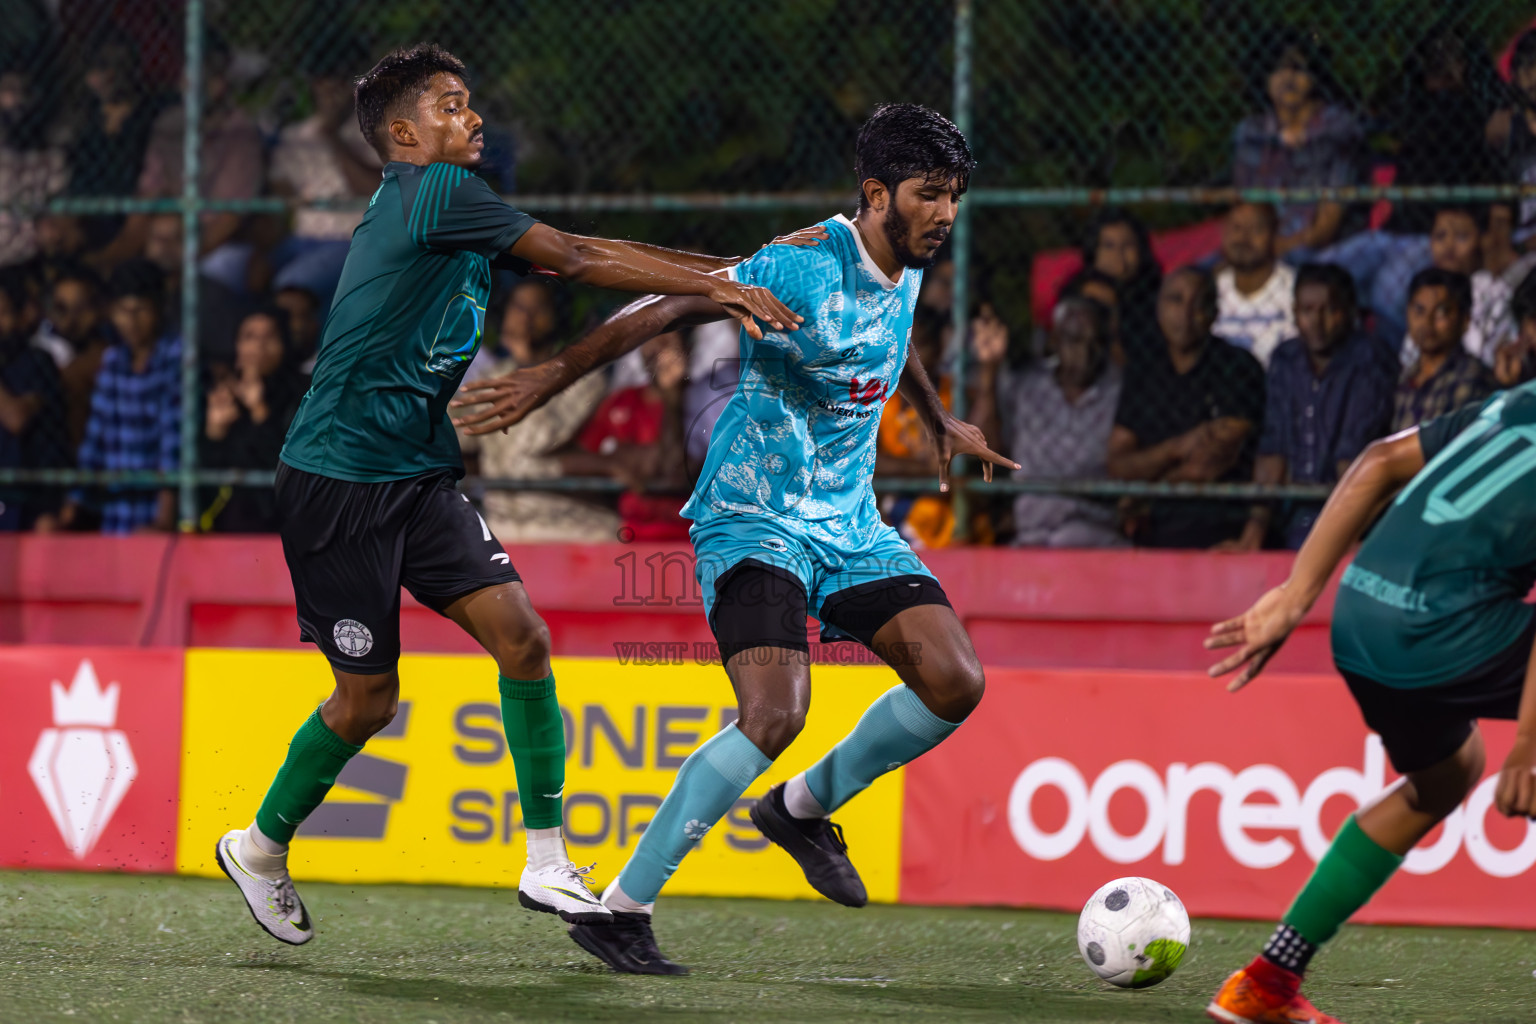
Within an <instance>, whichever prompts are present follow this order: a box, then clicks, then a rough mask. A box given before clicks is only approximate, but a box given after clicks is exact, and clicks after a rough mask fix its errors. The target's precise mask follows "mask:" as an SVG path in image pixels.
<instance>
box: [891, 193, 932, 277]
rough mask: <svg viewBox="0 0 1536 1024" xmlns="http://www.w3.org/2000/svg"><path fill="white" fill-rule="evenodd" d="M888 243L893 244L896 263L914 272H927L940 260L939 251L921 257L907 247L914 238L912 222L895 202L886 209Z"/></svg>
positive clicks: (892, 250)
mask: <svg viewBox="0 0 1536 1024" xmlns="http://www.w3.org/2000/svg"><path fill="white" fill-rule="evenodd" d="M882 223H883V224H884V226H885V238H886V241H888V242H890V243H891V252H892V253H894V254H895V256H896V262H898V263H900V264H901V265H902V266H904V267H911V268H912V269H913V270H927V269H928V268H929V267H931V266H933V265H934V263H935V262H936V261H937V260H938V257H939V251H938V249H934V251H933V255H931V256H919V255H917V254H916V253H915V252H913V251H912V250H911V249H910V248H909V247H908V246H907V239H908V238H910V237H912V222H911V221H909V220H907V218H905V217H903V216H902V215H901V211H900V210H898V209H897V208H896V204H895V203H894V202H892V203H891V205H890V206H888V207H886V210H885V219H884V221H882Z"/></svg>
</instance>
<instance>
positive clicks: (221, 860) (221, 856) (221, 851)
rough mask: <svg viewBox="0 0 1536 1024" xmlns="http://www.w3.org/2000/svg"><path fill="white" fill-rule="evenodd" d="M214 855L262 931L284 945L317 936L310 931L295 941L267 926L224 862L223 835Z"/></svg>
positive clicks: (299, 943)
mask: <svg viewBox="0 0 1536 1024" xmlns="http://www.w3.org/2000/svg"><path fill="white" fill-rule="evenodd" d="M213 857H214V859H215V860H217V861H218V862H219V870H220V871H222V872H224V874H225V875H226V876H228V878H229V880H230V881H231V882H234V883H235V888H236V889H237V890H239V892H240V902H241V903H244V904H245V909H246V910H248V911H250V914H251V920H253V921H255V922H256V923H257V924H258V925H260V926H261V930H262V931H264V932H266V933H267V934H268V935H270V936H272V937H273V938H274V939H276V940H277V941H278V942H281V943H283V944H284V945H288V946H302V945H304V944H305V943H306V942H308V941H309V940H310V939H313V938H314V937H315V933H314V932H310V933H309V938H308V939H300V940H299V941H297V942H295V941H294V940H293V939H285V938H283V937H282V936H281V935H279V934H277V933H276V932H274V931H273V930H272V929H270V928H268V927H267V923H266V922H265V921H263V920H262V919H261V918H259V917H257V916H256V908H255V907H253V906H251V904H250V901H249V900H247V899H246V898H245V890H244V889H241V888H240V883H239V881H237V880H236V879H235V875H234V872H232V871H230V870H229V865H228V864H226V863H225V862H224V841H223V837H222V836H221V837H219V839H218V841H216V842H215V843H214V844H213Z"/></svg>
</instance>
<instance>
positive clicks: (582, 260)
mask: <svg viewBox="0 0 1536 1024" xmlns="http://www.w3.org/2000/svg"><path fill="white" fill-rule="evenodd" d="M510 251H511V253H512V255H514V256H516V257H518V258H519V259H523V260H527V261H529V262H530V263H536V264H538V265H539V266H541V267H545V268H547V269H549V270H553V271H554V272H555V273H557V274H560V275H561V276H562V277H566V278H569V279H570V280H572V281H579V282H581V283H582V284H590V285H596V286H597V287H599V288H613V289H615V290H618V291H625V292H656V293H659V294H662V295H694V296H700V297H703V298H707V299H710V300H712V301H714V302H716V303H718V304H719V305H720V306H722V307H724V309H725V311H726V313H727V314H728V315H729V316H732V317H734V318H736V319H737V320H739V321H740V322H741V326H742V327H744V328H746V331H747V333H748V334H750V335H752V337H754V338H757V339H761V338H762V336H763V330H762V328H761V327H759V326H758V325H757V321H758V320H762V321H764V322H766V323H768V324H769V325H771V326H772V327H773V329H774V330H777V331H792V330H799V326H800V324H801V322H802V321H804V319H805V318H804V317H802V316H800V315H798V314H797V313H795V312H794V311H793V310H791V309H790V308H789V307H788V306H786V305H784V304H783V303H782V302H780V301H779V300H778V299H777V298H776V297H775V296H774V294H773V293H772V292H770V291H768V289H766V288H759V287H757V286H756V285H745V284H737V283H736V282H735V281H732V280H730V279H729V278H727V277H725V276H723V275H720V274H712V273H709V272H706V271H701V270H695V269H692V268H690V267H685V266H679V265H678V264H676V263H669V262H667V261H666V260H663V259H659V258H657V257H656V256H653V255H651V254H650V253H647V252H645V251H643V250H641V249H640V248H637V247H636V246H634V245H631V244H630V243H628V242H620V241H615V240H614V239H610V238H587V237H584V236H581V235H568V234H566V233H565V232H563V231H557V230H555V229H554V228H552V227H550V226H549V225H547V224H534V225H533V226H532V227H530V228H529V229H528V230H527V231H526V232H524V233H523V235H522V237H520V238H519V239H518V240H517V241H516V242H513V243H512V248H511V250H510Z"/></svg>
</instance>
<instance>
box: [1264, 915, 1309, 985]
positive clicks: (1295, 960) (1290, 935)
mask: <svg viewBox="0 0 1536 1024" xmlns="http://www.w3.org/2000/svg"><path fill="white" fill-rule="evenodd" d="M1316 952H1317V947H1316V946H1314V945H1313V944H1312V943H1310V942H1308V941H1307V940H1306V939H1304V938H1302V935H1301V932H1299V931H1297V930H1296V929H1295V928H1292V927H1291V926H1290V925H1288V924H1282V925H1277V926H1276V927H1275V933H1274V934H1273V935H1271V936H1270V937H1269V941H1268V942H1266V943H1265V944H1264V953H1263V956H1264V959H1265V960H1268V961H1269V962H1270V963H1272V964H1274V965H1275V966H1276V967H1284V968H1285V969H1286V970H1288V971H1290V972H1291V973H1293V974H1305V973H1306V971H1307V964H1309V963H1311V962H1312V957H1313V955H1314V954H1315V953H1316Z"/></svg>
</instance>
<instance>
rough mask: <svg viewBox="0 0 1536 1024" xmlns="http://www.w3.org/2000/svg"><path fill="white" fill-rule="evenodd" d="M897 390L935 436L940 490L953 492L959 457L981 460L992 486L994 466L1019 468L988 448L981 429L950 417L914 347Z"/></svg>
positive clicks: (985, 476)
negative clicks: (951, 469) (954, 464)
mask: <svg viewBox="0 0 1536 1024" xmlns="http://www.w3.org/2000/svg"><path fill="white" fill-rule="evenodd" d="M896 390H897V391H899V392H901V396H902V397H903V398H905V399H906V400H907V401H908V402H910V403H912V407H913V408H914V409H916V410H917V412H918V415H919V416H921V417H922V419H923V422H924V423H925V424H926V425H927V427H928V431H929V433H931V434H932V435H933V446H934V449H935V450H936V451H937V452H938V456H939V490H940V491H948V490H949V464H950V462H951V460H953V459H954V457H955V456H956V455H975V456H976V457H977V458H979V459H981V475H982V479H984V480H986V481H987V482H988V483H990V482H991V480H992V467H993V466H994V465H998V466H1006V467H1007V468H1009V469H1018V468H1019V464H1018V463H1017V462H1014V461H1013V460H1012V459H1009V458H1006V457H1005V456H1002V455H999V454H998V453H997V452H995V451H993V450H992V449H991V448H988V447H987V439H986V437H985V435H983V434H982V432H981V428H980V427H977V426H976V425H974V424H971V423H966V422H965V421H964V420H958V419H956V418H955V417H953V416H951V415H950V414H949V410H948V409H946V408H944V402H943V401H942V400H941V399H940V398H939V393H938V391H936V390H935V389H934V386H933V381H931V380H929V379H928V371H927V370H925V369H924V368H923V362H922V360H921V359H918V358H917V353H915V352H913V351H912V348H911V346H908V348H907V365H906V366H905V367H903V368H902V371H901V377H900V378H899V379H898V380H897V381H896Z"/></svg>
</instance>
